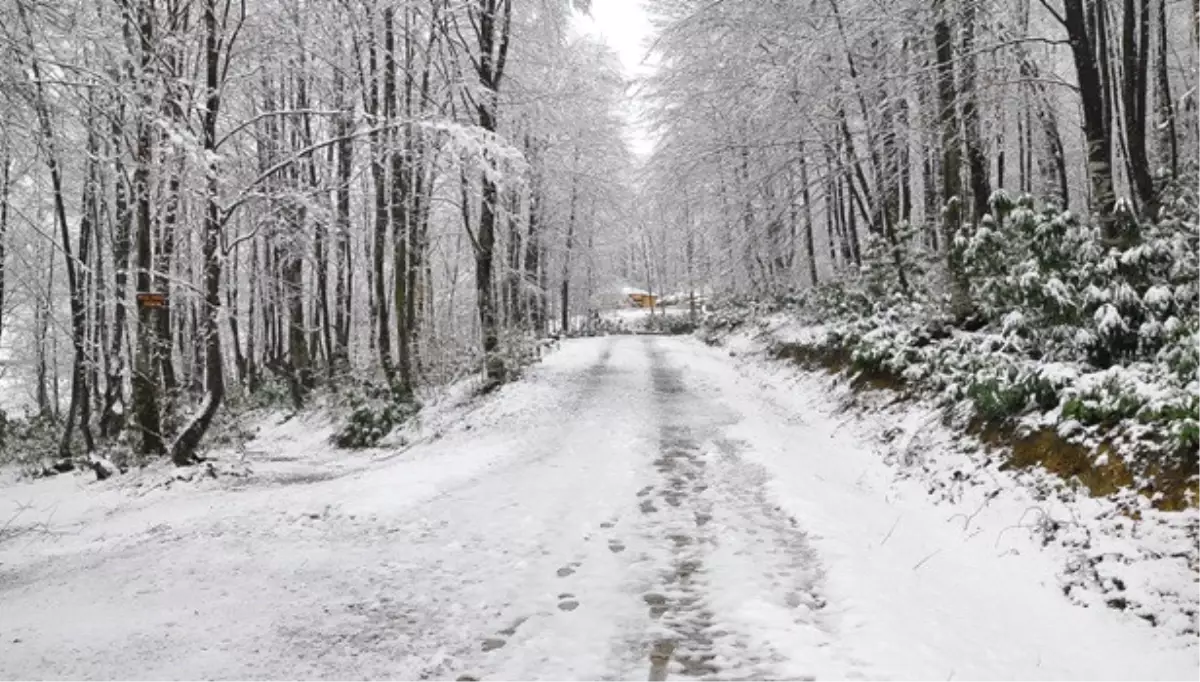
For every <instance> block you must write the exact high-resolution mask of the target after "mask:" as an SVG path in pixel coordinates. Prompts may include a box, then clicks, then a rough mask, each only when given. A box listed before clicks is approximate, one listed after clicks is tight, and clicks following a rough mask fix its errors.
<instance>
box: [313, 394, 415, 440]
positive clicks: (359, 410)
mask: <svg viewBox="0 0 1200 682" xmlns="http://www.w3.org/2000/svg"><path fill="white" fill-rule="evenodd" d="M346 402H347V404H348V405H349V407H350V414H349V416H348V417H347V419H346V423H345V424H344V425H343V426H342V427H341V428H340V429H338V430H337V431H336V432H334V434H333V437H332V439H331V440H332V441H333V444H334V445H336V446H337V447H339V448H348V449H357V448H369V447H374V446H375V445H378V444H379V441H381V440H383V438H384V437H385V436H387V435H388V434H389V433H391V432H392V430H394V429H395V428H396V427H398V426H400V425H401V424H403V423H404V422H406V421H408V420H409V419H411V418H412V417H414V416H415V415H416V414H417V412H418V411H420V409H421V405H420V403H418V402H417V401H415V400H413V399H412V398H407V397H404V396H402V395H401V394H400V393H398V392H397V391H394V390H392V389H390V388H388V387H386V386H379V385H375V384H364V385H362V386H359V387H355V388H354V389H352V390H351V391H349V392H348V394H347V396H346Z"/></svg>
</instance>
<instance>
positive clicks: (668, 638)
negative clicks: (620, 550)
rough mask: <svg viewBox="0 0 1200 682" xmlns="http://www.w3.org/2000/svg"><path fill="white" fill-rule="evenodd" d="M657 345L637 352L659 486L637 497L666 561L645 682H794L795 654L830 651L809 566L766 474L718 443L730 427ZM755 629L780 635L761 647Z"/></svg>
mask: <svg viewBox="0 0 1200 682" xmlns="http://www.w3.org/2000/svg"><path fill="white" fill-rule="evenodd" d="M660 343H661V342H660V341H659V340H657V339H655V340H649V339H648V340H646V342H645V346H646V349H647V352H648V353H649V355H650V358H651V367H652V370H651V371H652V376H653V384H654V392H655V398H656V403H657V409H658V415H659V457H658V459H657V460H656V461H655V462H654V464H655V467H656V469H657V471H658V473H659V474H660V475H661V480H660V482H659V484H658V485H657V486H656V487H655V488H654V489H651V488H650V487H647V488H643V489H642V490H641V491H639V494H638V506H639V509H640V510H641V512H642V514H643V518H644V521H645V532H646V533H647V534H648V535H649V536H650V537H649V540H650V541H651V542H655V541H657V542H660V543H664V544H665V545H666V546H667V549H668V557H669V558H668V559H667V560H666V565H665V566H663V567H662V574H661V583H660V586H659V589H660V590H661V591H656V592H650V593H648V594H646V595H644V599H645V601H646V604H647V606H648V607H649V610H650V617H651V618H652V619H654V620H655V621H656V624H657V626H658V627H656V628H654V629H653V630H652V632H653V633H654V634H653V635H652V640H653V641H652V642H651V645H650V674H649V679H651V680H665V679H667V678H668V676H676V677H684V678H692V679H760V678H764V677H775V676H778V675H779V674H780V673H781V672H783V669H782V668H781V666H783V664H787V663H791V665H789V666H786V668H787V671H788V672H787V674H788V676H789V677H797V676H799V677H803V676H804V675H805V673H797V672H796V668H797V666H796V664H795V661H796V660H797V659H800V660H802V659H804V658H806V657H807V656H806V654H808V653H809V652H806V651H797V650H794V649H795V648H796V646H797V645H802V646H803V645H804V644H807V645H808V646H806V647H804V648H815V647H820V646H825V645H827V644H828V642H829V640H830V639H831V634H830V633H829V632H828V631H827V630H826V629H825V628H824V626H823V623H821V620H820V618H819V615H818V613H819V611H820V610H821V609H822V608H823V607H824V601H823V600H822V598H821V597H820V596H819V589H818V588H819V582H820V578H821V575H820V569H819V563H818V562H817V559H816V556H815V554H814V552H813V551H812V550H811V548H810V547H809V546H808V543H807V539H806V538H805V536H804V534H803V532H802V531H801V530H800V529H799V528H798V526H797V524H796V522H795V520H794V519H792V518H791V517H790V516H787V515H786V514H784V513H783V512H782V511H781V510H780V509H779V508H778V507H775V506H774V505H772V504H770V502H769V501H768V499H767V497H766V492H765V490H764V487H763V486H764V484H765V482H766V474H765V472H764V471H763V470H762V469H761V467H757V466H755V465H752V464H750V463H748V462H746V461H744V460H743V459H742V458H741V457H740V456H739V454H738V453H739V449H740V447H741V445H740V444H738V443H734V442H731V441H727V440H723V439H721V438H720V430H721V426H722V425H725V424H728V423H731V422H732V421H733V420H734V419H735V417H734V416H733V415H730V414H728V413H727V412H726V411H725V410H723V409H720V408H719V406H716V405H714V404H712V403H711V401H705V400H703V399H701V398H699V397H697V396H696V395H694V394H692V393H690V392H689V391H688V390H687V388H686V386H685V384H684V381H683V374H682V371H681V370H680V369H678V368H675V367H672V366H671V363H670V362H669V361H668V359H667V357H666V354H665V353H664V352H663V351H662V348H661V347H660V345H659V344H660ZM651 493H655V494H651ZM731 587H733V588H742V589H731ZM746 602H750V603H751V605H750V606H747V604H746ZM755 620H770V621H772V627H773V628H774V629H775V630H777V631H782V632H783V633H784V634H783V635H781V636H778V637H764V636H762V634H761V632H759V630H760V628H759V627H758V626H759V625H761V623H755V622H754V621H755ZM796 633H801V636H799V637H789V636H787V635H793V634H796ZM814 655H815V654H814ZM848 675H849V676H851V677H853V676H854V673H853V671H852V670H851V671H848Z"/></svg>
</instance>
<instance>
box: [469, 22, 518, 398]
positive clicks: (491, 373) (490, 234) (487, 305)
mask: <svg viewBox="0 0 1200 682" xmlns="http://www.w3.org/2000/svg"><path fill="white" fill-rule="evenodd" d="M469 12H470V14H471V19H472V25H473V26H474V27H476V32H475V34H476V38H477V45H478V50H479V54H478V60H477V61H476V73H477V75H478V76H479V84H480V85H481V86H482V88H483V93H482V94H481V95H480V99H479V102H478V105H477V106H476V114H477V116H478V120H479V127H480V128H482V129H483V130H484V131H486V132H488V133H495V132H496V108H497V106H498V102H497V96H498V93H499V91H500V82H501V79H502V78H503V75H504V67H505V62H506V61H507V58H508V41H509V35H510V33H509V29H510V27H511V23H512V0H476V2H474V3H472V4H471V5H470V6H469ZM501 14H502V16H500V15H501ZM497 20H499V24H498V23H497ZM481 175H482V179H481V180H482V192H481V195H482V197H481V202H480V207H479V230H478V234H477V236H476V242H477V244H476V248H475V293H476V300H477V303H478V308H479V327H480V332H481V334H482V336H483V354H484V374H485V377H486V380H487V383H488V384H489V385H491V386H494V385H496V384H498V383H499V382H502V381H504V380H505V378H506V370H505V365H504V359H503V358H502V357H500V355H499V352H498V351H499V346H500V335H499V325H498V320H497V316H496V304H495V300H494V296H493V286H494V284H493V282H492V277H493V274H492V262H493V257H494V253H493V251H494V249H495V243H496V202H497V200H498V198H499V196H498V195H499V191H498V188H497V187H496V181H495V179H494V178H493V177H492V175H491V174H490V173H486V172H485V173H482V174H481Z"/></svg>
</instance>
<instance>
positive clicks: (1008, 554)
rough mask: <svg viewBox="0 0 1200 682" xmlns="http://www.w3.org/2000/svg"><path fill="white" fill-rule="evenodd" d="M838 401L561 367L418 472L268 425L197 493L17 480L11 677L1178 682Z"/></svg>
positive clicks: (1168, 637) (1020, 510)
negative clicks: (912, 468) (882, 443)
mask: <svg viewBox="0 0 1200 682" xmlns="http://www.w3.org/2000/svg"><path fill="white" fill-rule="evenodd" d="M826 386H827V385H826V384H822V383H820V382H816V381H803V380H797V378H796V376H794V374H787V373H784V372H782V371H779V370H778V368H772V367H771V366H769V365H764V364H762V363H760V362H757V361H750V360H745V359H743V358H742V357H741V356H740V355H739V357H736V358H731V357H730V352H729V351H728V350H725V349H715V348H709V347H706V346H704V345H703V344H701V343H700V342H698V341H696V340H694V339H690V338H678V337H652V336H643V337H604V338H595V339H578V340H570V341H566V342H564V343H563V344H562V346H561V348H560V350H558V351H556V352H554V353H552V354H551V355H550V356H548V357H547V358H546V360H544V361H543V362H542V363H541V364H540V365H538V366H536V367H535V368H533V369H532V370H531V371H530V372H529V373H528V375H527V378H526V379H524V380H523V381H521V382H518V383H516V384H512V385H508V386H505V387H503V388H502V389H501V390H500V391H498V392H496V393H494V394H492V395H490V396H488V397H487V398H486V399H484V400H482V401H481V402H478V403H470V402H458V401H453V400H452V401H447V402H446V404H443V405H441V406H439V407H437V408H436V409H433V410H431V411H430V413H429V414H428V415H427V416H426V417H425V423H424V424H423V426H422V428H421V429H420V430H419V431H418V432H416V433H414V434H411V438H412V439H413V441H414V443H415V445H413V446H406V447H403V448H398V449H395V450H375V451H369V452H364V453H347V452H339V451H332V450H331V449H330V448H329V447H328V446H327V445H326V442H327V438H328V436H329V433H330V432H331V430H332V425H331V424H329V423H326V422H323V421H322V420H321V419H320V418H318V417H315V416H310V417H297V418H294V419H291V420H289V421H286V422H283V423H279V422H280V418H279V417H274V418H272V419H271V420H269V421H265V422H264V423H263V424H262V426H261V428H260V432H259V436H258V438H257V439H256V440H254V441H252V442H250V443H248V444H246V445H245V447H244V448H239V449H238V451H231V452H228V453H225V454H224V457H223V461H222V462H221V463H220V464H219V465H218V466H217V470H218V471H219V472H222V473H221V474H220V475H219V476H218V477H217V478H215V479H211V478H207V477H204V476H199V477H197V479H196V480H194V481H180V480H177V479H175V478H173V477H172V476H171V473H172V472H169V471H168V470H166V469H161V470H152V471H149V472H145V473H142V474H139V475H132V476H125V477H119V478H118V479H117V480H115V481H110V482H105V483H102V484H96V483H90V482H88V481H87V480H86V479H85V478H82V477H71V476H64V477H60V478H57V479H51V480H42V481H36V482H24V483H13V482H8V483H6V484H4V485H3V487H0V677H2V678H14V677H15V678H27V677H36V678H64V677H69V678H79V677H86V678H134V679H146V678H160V679H164V678H279V677H286V678H381V677H386V678H417V677H432V678H450V679H454V678H459V677H462V676H467V677H470V678H479V679H576V678H584V679H614V678H638V679H644V678H646V677H647V676H649V677H651V678H652V679H663V678H664V677H666V678H675V677H692V678H695V677H715V678H723V679H725V678H734V679H750V678H790V679H795V678H800V677H805V676H810V677H816V678H925V679H950V678H959V679H1000V678H1008V679H1012V678H1040V679H1054V678H1061V679H1067V678H1071V679H1109V678H1139V679H1148V678H1177V679H1194V678H1195V673H1196V670H1197V663H1198V659H1197V648H1196V643H1195V641H1194V638H1181V637H1179V636H1178V635H1177V634H1174V631H1173V630H1172V629H1170V628H1153V627H1150V626H1149V625H1148V624H1146V623H1145V622H1144V621H1142V620H1141V619H1139V618H1137V617H1135V616H1133V615H1131V614H1129V613H1123V612H1120V611H1117V610H1114V609H1109V608H1103V607H1098V608H1082V607H1080V606H1077V605H1075V604H1073V603H1071V602H1070V601H1069V600H1068V599H1067V598H1065V597H1064V596H1063V591H1062V589H1061V587H1060V584H1059V579H1058V576H1057V573H1058V571H1059V570H1060V567H1061V557H1059V556H1057V555H1055V554H1054V553H1053V552H1051V551H1049V550H1043V549H1042V548H1041V547H1040V546H1039V543H1038V542H1037V540H1036V538H1035V537H1034V536H1031V534H1030V533H1028V532H1026V530H1025V529H1024V527H1023V524H1025V523H1026V521H1024V520H1023V519H1026V518H1027V516H1028V510H1029V508H1030V506H1031V503H1030V501H1029V500H1028V499H1024V498H1023V497H1022V493H1021V491H1020V490H1012V491H1006V492H1005V493H1004V494H1002V495H999V496H995V497H994V498H989V502H988V504H985V505H983V506H979V505H978V504H976V501H975V500H973V499H972V498H971V497H970V496H969V495H964V496H962V502H961V504H953V503H942V504H935V503H934V501H933V498H931V497H930V496H929V495H928V494H927V491H926V489H925V488H924V485H923V484H922V483H921V482H920V480H919V479H916V478H913V479H908V480H897V478H896V475H895V474H896V470H895V469H894V468H892V467H890V466H889V465H887V464H886V463H885V462H884V459H883V458H881V457H880V456H879V455H878V454H877V453H876V452H875V449H874V448H875V445H874V442H873V440H872V439H870V438H868V437H866V436H864V435H863V434H862V433H861V430H860V429H859V428H857V426H855V427H852V428H846V427H845V426H846V421H847V420H846V419H845V418H843V417H839V416H837V415H836V413H835V410H834V409H833V408H834V407H835V406H834V405H832V404H831V402H832V396H831V395H830V394H829V393H828V392H826V389H825V388H824V387H826ZM858 426H861V425H858ZM910 431H911V433H909V434H908V435H907V436H906V437H909V438H910V440H912V441H913V442H916V443H919V444H926V443H927V442H928V441H926V440H922V439H921V438H920V436H921V433H922V427H921V426H920V424H913V425H912V429H911V430H910ZM935 446H936V444H934V443H929V447H935ZM916 454H917V455H919V454H920V453H916ZM239 471H240V472H242V473H243V474H245V475H233V472H239ZM138 484H140V485H138Z"/></svg>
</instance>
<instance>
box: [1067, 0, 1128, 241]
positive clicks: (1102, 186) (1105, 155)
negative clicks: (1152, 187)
mask: <svg viewBox="0 0 1200 682" xmlns="http://www.w3.org/2000/svg"><path fill="white" fill-rule="evenodd" d="M1085 2H1088V0H1063V4H1064V10H1065V15H1064V18H1065V20H1066V28H1067V35H1068V37H1069V40H1070V45H1071V55H1072V57H1073V58H1074V61H1075V73H1076V76H1077V78H1078V81H1079V96H1080V98H1081V99H1082V102H1083V134H1084V138H1085V139H1086V141H1087V161H1088V176H1089V178H1090V180H1091V190H1092V191H1091V205H1092V211H1093V213H1094V215H1095V217H1096V220H1097V222H1098V223H1099V225H1100V231H1101V234H1102V235H1103V238H1104V240H1105V241H1106V242H1108V243H1114V242H1115V241H1116V240H1117V238H1118V234H1117V230H1118V228H1117V224H1116V219H1115V216H1114V215H1113V208H1114V207H1115V205H1116V201H1117V200H1116V194H1115V192H1114V190H1113V174H1112V138H1111V137H1110V135H1109V126H1108V121H1109V112H1110V111H1111V109H1109V108H1107V100H1106V99H1105V92H1106V80H1105V79H1102V77H1101V66H1100V65H1099V64H1098V63H1097V62H1098V61H1099V62H1100V63H1101V64H1103V65H1104V68H1107V63H1108V59H1107V56H1106V55H1105V54H1104V52H1103V51H1100V50H1097V49H1096V47H1095V45H1096V41H1094V40H1093V36H1092V31H1091V30H1090V27H1091V26H1094V25H1095V22H1091V23H1089V21H1088V19H1089V15H1095V14H1097V13H1096V12H1095V11H1094V9H1093V8H1092V5H1091V3H1090V2H1088V6H1087V7H1086V8H1085ZM1098 14H1099V15H1101V16H1102V15H1103V14H1104V12H1103V10H1101V11H1100V12H1099V13H1098ZM1099 33H1100V35H1101V40H1100V41H1099V42H1100V44H1101V45H1103V44H1104V43H1105V41H1104V40H1103V31H1099Z"/></svg>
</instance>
